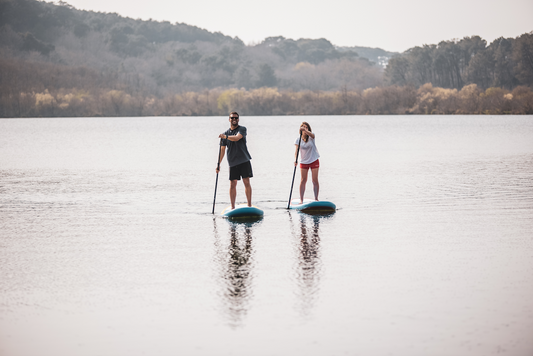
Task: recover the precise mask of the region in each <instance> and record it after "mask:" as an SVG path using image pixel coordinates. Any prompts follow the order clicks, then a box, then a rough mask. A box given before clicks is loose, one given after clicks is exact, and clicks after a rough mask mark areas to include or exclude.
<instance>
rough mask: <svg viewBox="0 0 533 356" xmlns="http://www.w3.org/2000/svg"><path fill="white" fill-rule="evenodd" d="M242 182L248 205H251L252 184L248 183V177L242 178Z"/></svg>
mask: <svg viewBox="0 0 533 356" xmlns="http://www.w3.org/2000/svg"><path fill="white" fill-rule="evenodd" d="M242 182H243V183H244V192H245V193H246V200H247V201H248V206H252V186H251V185H250V178H243V179H242Z"/></svg>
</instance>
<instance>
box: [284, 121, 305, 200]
mask: <svg viewBox="0 0 533 356" xmlns="http://www.w3.org/2000/svg"><path fill="white" fill-rule="evenodd" d="M301 142H302V130H300V139H299V140H298V149H297V150H296V164H295V165H294V173H293V174H292V183H291V193H290V194H289V203H288V204H287V209H289V207H290V206H291V197H292V187H293V185H294V176H296V167H297V166H298V154H299V153H300V143H301Z"/></svg>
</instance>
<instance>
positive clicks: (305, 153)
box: [294, 135, 320, 164]
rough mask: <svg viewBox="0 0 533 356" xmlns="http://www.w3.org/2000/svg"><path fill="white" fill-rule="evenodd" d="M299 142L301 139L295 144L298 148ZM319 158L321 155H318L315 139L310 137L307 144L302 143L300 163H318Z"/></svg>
mask: <svg viewBox="0 0 533 356" xmlns="http://www.w3.org/2000/svg"><path fill="white" fill-rule="evenodd" d="M315 138H316V135H315ZM299 141H300V137H298V138H297V139H296V142H295V143H294V144H295V145H296V146H298V142H299ZM319 157H320V155H319V154H318V150H317V149H316V146H315V139H314V138H312V137H311V136H308V137H307V142H305V141H304V140H302V143H300V163H303V164H310V163H313V162H314V161H316V160H317V159H318V158H319Z"/></svg>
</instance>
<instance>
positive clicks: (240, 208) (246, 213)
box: [221, 204, 263, 219]
mask: <svg viewBox="0 0 533 356" xmlns="http://www.w3.org/2000/svg"><path fill="white" fill-rule="evenodd" d="M221 215H222V216H223V217H225V218H229V219H259V218H261V217H263V210H261V209H259V208H258V207H256V206H248V205H246V204H240V205H237V206H235V209H232V208H231V206H228V207H227V208H226V209H224V210H222V213H221Z"/></svg>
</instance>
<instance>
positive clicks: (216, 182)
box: [211, 139, 222, 214]
mask: <svg viewBox="0 0 533 356" xmlns="http://www.w3.org/2000/svg"><path fill="white" fill-rule="evenodd" d="M221 152H222V139H220V144H219V145H218V160H217V171H220V153H221ZM217 185H218V172H217V180H216V181H215V196H214V197H213V211H212V212H211V214H214V213H215V200H216V199H217Z"/></svg>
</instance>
